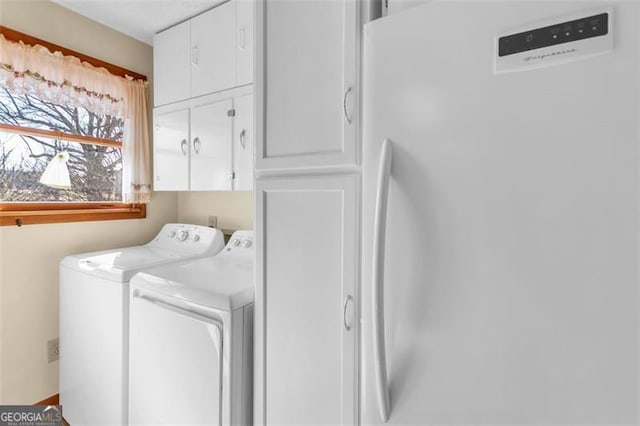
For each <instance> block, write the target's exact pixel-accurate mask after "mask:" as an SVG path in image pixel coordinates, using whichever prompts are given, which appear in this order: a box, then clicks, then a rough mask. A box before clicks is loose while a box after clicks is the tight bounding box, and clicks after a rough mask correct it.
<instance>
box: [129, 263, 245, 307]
mask: <svg viewBox="0 0 640 426" xmlns="http://www.w3.org/2000/svg"><path fill="white" fill-rule="evenodd" d="M131 286H132V289H135V288H139V289H145V290H151V291H154V292H158V293H161V294H164V295H165V296H169V297H171V298H176V299H180V300H188V301H190V302H193V303H197V304H200V305H203V306H207V307H210V308H213V309H219V310H224V311H232V310H235V309H238V308H240V307H243V306H245V305H248V304H250V303H253V260H252V259H244V258H236V257H228V256H215V257H207V258H202V259H194V260H189V261H184V262H179V263H175V264H172V265H164V266H160V267H157V268H152V269H149V270H146V271H144V272H142V273H140V274H138V275H136V276H135V277H133V279H132V280H131Z"/></svg>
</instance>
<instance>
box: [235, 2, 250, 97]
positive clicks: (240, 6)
mask: <svg viewBox="0 0 640 426" xmlns="http://www.w3.org/2000/svg"><path fill="white" fill-rule="evenodd" d="M236 2H237V6H236V7H237V12H236V20H237V22H236V31H237V32H236V37H237V46H238V59H237V66H238V70H237V74H238V81H237V85H238V86H244V85H245V84H250V83H253V1H251V0H236Z"/></svg>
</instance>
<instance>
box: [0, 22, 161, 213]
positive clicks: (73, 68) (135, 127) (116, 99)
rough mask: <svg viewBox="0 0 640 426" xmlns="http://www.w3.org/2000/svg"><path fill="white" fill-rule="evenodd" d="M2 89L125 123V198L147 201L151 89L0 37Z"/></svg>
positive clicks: (148, 192) (0, 77)
mask: <svg viewBox="0 0 640 426" xmlns="http://www.w3.org/2000/svg"><path fill="white" fill-rule="evenodd" d="M0 86H1V87H6V88H7V89H9V90H10V91H11V92H12V93H16V94H30V95H33V96H36V97H38V98H39V99H41V100H43V101H47V102H53V103H58V104H62V105H69V106H72V107H82V108H85V109H87V110H88V111H91V112H93V113H96V114H101V115H111V116H115V117H121V118H124V120H125V135H124V140H123V149H122V153H123V158H122V162H123V197H124V201H125V202H128V203H146V202H148V201H149V199H150V193H151V173H150V150H149V122H148V120H149V118H148V111H149V109H148V95H147V91H148V87H147V86H148V85H147V82H145V81H142V80H133V79H132V78H124V77H120V76H116V75H113V74H111V73H110V72H109V71H107V70H106V69H104V68H97V67H94V66H92V65H91V64H89V63H87V62H81V61H80V59H78V58H76V57H73V56H64V55H63V54H62V53H60V52H50V51H49V50H48V49H47V48H46V47H44V46H39V45H36V46H30V45H26V44H24V43H22V42H13V41H9V40H6V38H5V37H4V36H3V35H2V34H0Z"/></svg>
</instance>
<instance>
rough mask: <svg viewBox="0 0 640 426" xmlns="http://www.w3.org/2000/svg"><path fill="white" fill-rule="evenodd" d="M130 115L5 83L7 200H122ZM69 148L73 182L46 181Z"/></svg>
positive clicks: (0, 142) (1, 170) (1, 171)
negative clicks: (57, 185)
mask: <svg viewBox="0 0 640 426" xmlns="http://www.w3.org/2000/svg"><path fill="white" fill-rule="evenodd" d="M123 132H124V120H123V119H122V118H118V117H112V116H108V115H98V114H96V113H93V112H90V111H88V110H86V109H85V108H81V107H80V108H77V107H75V108H74V107H70V106H66V105H59V104H55V103H52V102H46V101H43V100H40V99H38V98H36V97H34V96H32V95H27V94H22V95H20V94H15V93H11V92H10V91H9V90H7V89H6V88H5V89H0V198H1V199H2V200H3V202H59V201H72V202H86V201H89V202H95V201H101V202H122V137H123ZM58 153H68V156H69V158H68V160H67V167H68V170H69V176H70V180H71V188H69V189H59V188H54V187H50V186H47V185H44V184H42V183H40V177H41V176H42V174H43V173H44V171H45V169H46V167H47V165H48V164H49V163H50V162H51V160H52V159H53V157H54V156H55V155H57V154H58Z"/></svg>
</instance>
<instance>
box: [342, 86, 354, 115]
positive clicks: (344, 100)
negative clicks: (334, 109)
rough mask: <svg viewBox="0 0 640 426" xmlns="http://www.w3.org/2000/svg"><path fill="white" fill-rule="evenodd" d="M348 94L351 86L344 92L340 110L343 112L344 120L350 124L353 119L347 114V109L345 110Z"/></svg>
mask: <svg viewBox="0 0 640 426" xmlns="http://www.w3.org/2000/svg"><path fill="white" fill-rule="evenodd" d="M350 94H351V87H348V88H347V91H346V92H344V98H343V99H342V111H343V113H344V121H346V123H347V124H351V122H352V121H353V119H352V117H351V115H350V114H349V111H347V100H348V99H349V95H350Z"/></svg>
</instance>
